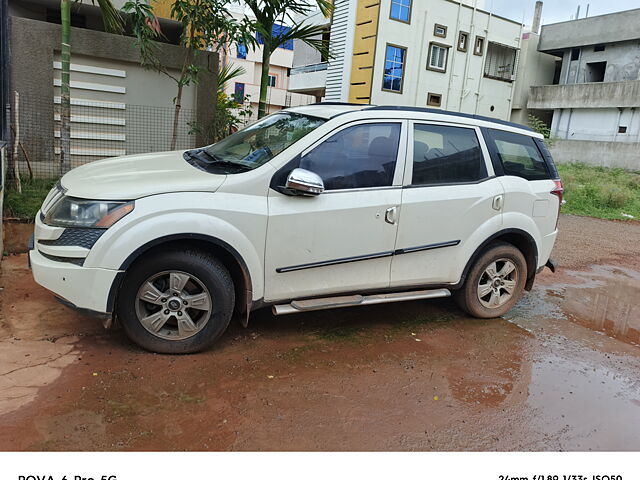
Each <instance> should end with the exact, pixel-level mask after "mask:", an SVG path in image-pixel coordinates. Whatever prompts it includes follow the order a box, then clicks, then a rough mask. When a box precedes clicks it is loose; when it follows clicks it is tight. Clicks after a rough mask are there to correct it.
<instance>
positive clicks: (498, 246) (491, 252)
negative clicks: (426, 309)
mask: <svg viewBox="0 0 640 480" xmlns="http://www.w3.org/2000/svg"><path fill="white" fill-rule="evenodd" d="M526 282H527V262H526V260H525V258H524V256H523V255H522V252H520V250H518V249H517V248H516V247H514V246H513V245H511V244H509V243H505V242H495V243H493V244H491V245H490V246H489V247H488V248H487V249H486V250H485V251H484V252H483V253H482V254H481V255H480V257H479V258H478V259H477V260H476V262H475V264H474V265H473V266H472V267H471V270H470V271H469V273H468V275H467V278H466V280H465V283H464V285H463V286H462V288H460V290H457V291H456V292H454V295H453V298H454V300H455V302H456V303H457V304H458V306H459V307H460V308H461V309H462V310H464V311H465V312H467V313H468V314H469V315H471V316H473V317H477V318H495V317H500V316H502V315H504V314H505V313H506V312H508V311H509V310H510V309H511V307H513V306H514V305H515V304H516V302H517V301H518V300H519V299H520V296H521V295H522V291H523V290H524V286H525V283H526Z"/></svg>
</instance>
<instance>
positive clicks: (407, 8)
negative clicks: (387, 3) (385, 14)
mask: <svg viewBox="0 0 640 480" xmlns="http://www.w3.org/2000/svg"><path fill="white" fill-rule="evenodd" d="M389 18H391V19H393V20H399V21H401V22H406V23H410V22H411V0H391V13H390V14H389Z"/></svg>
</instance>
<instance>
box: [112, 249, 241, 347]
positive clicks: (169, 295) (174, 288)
mask: <svg viewBox="0 0 640 480" xmlns="http://www.w3.org/2000/svg"><path fill="white" fill-rule="evenodd" d="M234 302H235V290H234V286H233V280H232V279H231V275H230V274H229V271H228V270H227V269H226V268H225V266H224V265H222V263H220V262H219V261H218V260H216V259H215V258H213V257H211V256H209V255H206V254H204V253H202V252H199V251H196V250H188V251H184V252H179V251H169V252H158V253H154V254H151V255H149V256H147V257H144V258H142V259H141V260H140V261H139V262H137V263H136V264H134V266H133V267H132V268H131V269H130V270H129V271H128V272H127V276H126V277H125V279H124V281H123V282H122V286H121V287H120V290H119V293H118V303H117V306H116V313H117V315H118V318H119V320H120V321H121V323H122V326H123V328H124V331H125V333H126V334H127V336H128V337H129V338H130V339H131V340H132V341H133V342H134V343H136V344H137V345H139V346H140V347H142V348H144V349H146V350H150V351H152V352H156V353H170V354H179V353H194V352H198V351H201V350H204V349H206V348H209V347H210V346H211V345H213V343H214V342H215V341H216V340H217V339H218V338H219V337H220V336H221V335H222V334H223V333H224V331H225V330H226V329H227V327H228V325H229V322H230V320H231V315H232V313H233V306H234Z"/></svg>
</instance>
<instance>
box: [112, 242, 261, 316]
mask: <svg viewBox="0 0 640 480" xmlns="http://www.w3.org/2000/svg"><path fill="white" fill-rule="evenodd" d="M189 247H191V248H197V249H199V250H203V251H205V252H207V253H210V254H212V255H213V256H215V257H216V258H217V259H218V260H220V261H221V262H222V264H223V265H224V266H225V267H226V268H227V270H229V273H230V274H231V278H232V280H233V285H234V289H235V294H236V295H235V296H236V304H235V307H234V316H237V317H240V318H241V319H242V322H243V324H244V325H245V326H246V324H247V319H248V316H249V312H250V311H251V305H252V292H253V282H252V280H251V274H250V272H249V268H248V267H247V264H246V262H245V261H244V259H243V258H242V256H241V255H240V253H239V252H238V251H237V250H236V249H235V248H233V247H232V246H231V245H229V244H228V243H227V242H225V241H223V240H220V239H219V238H216V237H212V236H209V235H204V234H199V233H183V234H173V235H166V236H164V237H159V238H156V239H154V240H152V241H150V242H147V243H145V244H144V245H142V246H140V247H138V248H137V249H136V250H134V251H133V252H132V253H131V254H130V255H129V256H128V257H127V258H126V259H125V260H124V261H123V262H122V265H121V266H120V268H119V270H120V273H119V274H118V275H117V276H116V278H115V279H114V281H113V283H112V285H111V289H110V290H109V296H108V298H107V311H108V312H113V311H115V304H116V301H117V296H118V290H119V289H120V285H121V284H122V281H123V280H124V278H125V276H126V273H127V270H128V269H129V268H130V267H131V266H132V265H134V264H135V263H136V262H137V261H139V260H141V259H142V258H143V257H144V256H146V255H147V254H149V253H152V252H157V251H162V250H173V249H180V250H184V249H185V248H189Z"/></svg>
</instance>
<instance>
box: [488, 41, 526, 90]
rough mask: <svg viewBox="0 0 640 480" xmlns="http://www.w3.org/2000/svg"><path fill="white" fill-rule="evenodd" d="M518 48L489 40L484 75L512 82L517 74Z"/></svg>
mask: <svg viewBox="0 0 640 480" xmlns="http://www.w3.org/2000/svg"><path fill="white" fill-rule="evenodd" d="M517 58H518V50H517V49H515V48H512V47H508V46H507V45H502V44H500V43H493V42H489V46H488V47H487V59H486V60H485V63H484V76H485V77H487V78H493V79H495V80H502V81H505V82H512V81H513V80H515V75H516V60H517Z"/></svg>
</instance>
